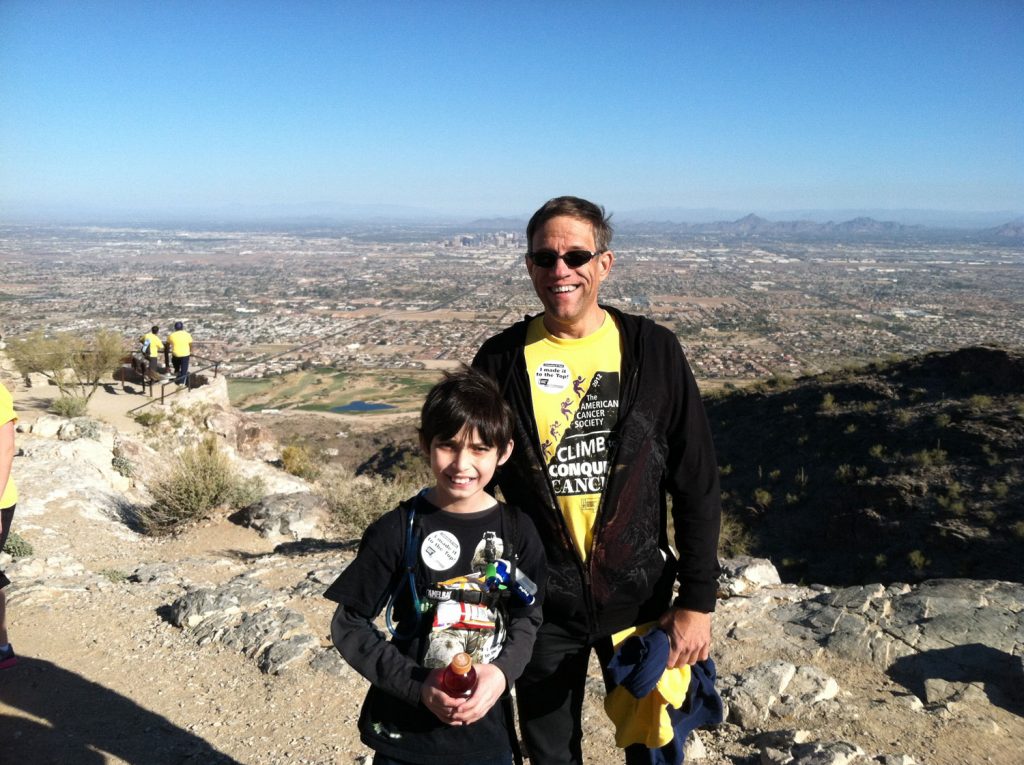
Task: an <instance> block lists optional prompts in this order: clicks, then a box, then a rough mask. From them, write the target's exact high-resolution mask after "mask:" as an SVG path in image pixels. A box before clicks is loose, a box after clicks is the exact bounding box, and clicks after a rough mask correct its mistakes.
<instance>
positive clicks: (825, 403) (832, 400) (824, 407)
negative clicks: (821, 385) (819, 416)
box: [819, 393, 836, 412]
mask: <svg viewBox="0 0 1024 765" xmlns="http://www.w3.org/2000/svg"><path fill="white" fill-rule="evenodd" d="M835 408H836V397H835V396H833V395H832V394H831V393H826V394H825V395H824V396H822V398H821V406H820V407H819V409H820V410H821V411H823V412H832V411H834V410H835Z"/></svg>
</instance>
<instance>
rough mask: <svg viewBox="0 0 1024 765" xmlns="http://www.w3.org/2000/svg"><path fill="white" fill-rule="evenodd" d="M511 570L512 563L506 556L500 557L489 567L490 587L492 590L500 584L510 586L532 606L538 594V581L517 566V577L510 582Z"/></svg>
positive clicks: (488, 580) (522, 600)
mask: <svg viewBox="0 0 1024 765" xmlns="http://www.w3.org/2000/svg"><path fill="white" fill-rule="evenodd" d="M511 572H512V564H511V563H509V562H508V561H507V560H505V559H504V558H498V559H497V560H496V561H494V563H492V564H491V565H490V566H489V567H488V569H487V579H486V582H487V585H488V587H490V588H491V589H492V590H493V589H497V588H498V586H499V585H505V586H506V587H510V588H511V589H512V592H514V593H515V594H516V597H518V598H519V600H520V601H521V602H522V603H523V604H524V605H527V606H532V605H533V604H534V601H535V600H536V597H535V596H536V595H537V585H536V583H535V582H534V581H533V580H532V579H530V577H528V576H527V575H526V574H524V573H523V570H522V569H521V568H519V567H518V566H517V567H516V579H515V581H514V582H510V581H509V579H511V576H510V574H511Z"/></svg>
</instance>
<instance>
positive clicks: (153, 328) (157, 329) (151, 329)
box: [149, 324, 160, 335]
mask: <svg viewBox="0 0 1024 765" xmlns="http://www.w3.org/2000/svg"><path fill="white" fill-rule="evenodd" d="M149 331H150V332H152V333H153V334H154V335H155V334H156V333H157V332H159V331H160V327H158V326H157V325H156V324H154V325H153V326H152V327H150V328H149Z"/></svg>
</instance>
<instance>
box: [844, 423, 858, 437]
mask: <svg viewBox="0 0 1024 765" xmlns="http://www.w3.org/2000/svg"><path fill="white" fill-rule="evenodd" d="M843 432H844V433H846V434H847V435H850V434H851V433H856V432H857V424H856V423H854V422H851V423H849V424H848V425H847V426H846V427H845V428H844V429H843Z"/></svg>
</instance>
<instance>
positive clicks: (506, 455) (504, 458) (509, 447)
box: [498, 438, 516, 465]
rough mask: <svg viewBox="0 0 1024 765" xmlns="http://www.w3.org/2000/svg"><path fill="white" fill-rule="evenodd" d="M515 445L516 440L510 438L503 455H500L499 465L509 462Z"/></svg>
mask: <svg viewBox="0 0 1024 765" xmlns="http://www.w3.org/2000/svg"><path fill="white" fill-rule="evenodd" d="M515 445H516V442H515V441H513V440H512V439H511V438H510V439H509V440H508V445H507V446H506V447H505V450H504V451H503V452H502V453H501V456H500V457H498V464H499V465H504V464H505V463H506V462H508V458H509V457H511V456H512V447H514V446H515Z"/></svg>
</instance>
